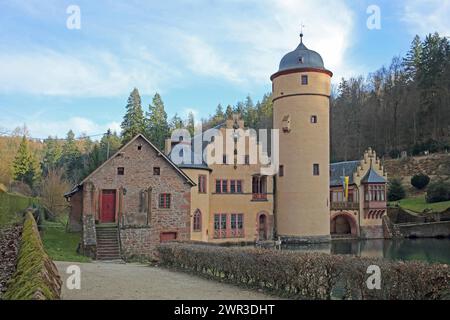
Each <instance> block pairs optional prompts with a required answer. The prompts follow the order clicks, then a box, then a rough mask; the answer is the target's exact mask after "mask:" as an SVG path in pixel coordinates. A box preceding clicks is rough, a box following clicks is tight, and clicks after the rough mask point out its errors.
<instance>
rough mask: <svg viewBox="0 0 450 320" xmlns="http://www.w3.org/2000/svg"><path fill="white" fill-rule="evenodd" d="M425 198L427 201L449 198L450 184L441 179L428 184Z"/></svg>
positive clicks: (439, 200)
mask: <svg viewBox="0 0 450 320" xmlns="http://www.w3.org/2000/svg"><path fill="white" fill-rule="evenodd" d="M426 200H427V202H428V203H433V202H441V201H447V200H450V184H449V183H448V182H443V181H438V182H434V183H432V184H430V185H429V186H428V190H427V196H426Z"/></svg>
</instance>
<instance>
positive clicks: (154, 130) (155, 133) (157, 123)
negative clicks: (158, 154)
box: [147, 93, 169, 150]
mask: <svg viewBox="0 0 450 320" xmlns="http://www.w3.org/2000/svg"><path fill="white" fill-rule="evenodd" d="M147 137H148V138H149V139H150V141H151V142H152V143H153V144H154V145H155V146H157V147H158V148H159V149H160V150H163V149H164V144H165V143H164V142H165V139H167V138H168V137H169V124H168V123H167V113H166V111H165V110H164V102H163V101H162V99H161V96H160V95H159V93H156V94H155V96H154V97H153V101H152V104H150V105H149V112H148V113H147Z"/></svg>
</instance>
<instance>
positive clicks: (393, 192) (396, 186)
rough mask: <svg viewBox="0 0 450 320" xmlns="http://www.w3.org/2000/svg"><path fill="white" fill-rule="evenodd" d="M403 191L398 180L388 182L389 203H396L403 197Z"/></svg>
mask: <svg viewBox="0 0 450 320" xmlns="http://www.w3.org/2000/svg"><path fill="white" fill-rule="evenodd" d="M405 195H406V193H405V189H404V188H403V185H402V182H401V181H400V179H397V178H394V179H392V180H390V181H389V185H388V193H387V196H388V200H389V201H398V200H401V199H403V198H404V197H405Z"/></svg>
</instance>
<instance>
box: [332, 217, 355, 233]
mask: <svg viewBox="0 0 450 320" xmlns="http://www.w3.org/2000/svg"><path fill="white" fill-rule="evenodd" d="M334 231H335V233H337V234H352V228H351V226H350V222H348V219H347V218H346V217H344V216H338V217H336V222H335V230H334Z"/></svg>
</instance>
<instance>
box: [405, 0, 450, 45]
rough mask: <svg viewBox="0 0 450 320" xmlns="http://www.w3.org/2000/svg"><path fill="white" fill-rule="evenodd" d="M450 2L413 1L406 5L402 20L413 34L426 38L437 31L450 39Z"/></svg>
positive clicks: (437, 0) (446, 0)
mask: <svg viewBox="0 0 450 320" xmlns="http://www.w3.org/2000/svg"><path fill="white" fill-rule="evenodd" d="M449 15H450V0H428V1H419V0H411V1H408V2H407V3H406V4H405V7H404V12H403V17H402V20H403V21H404V22H406V23H407V25H408V30H409V31H410V32H411V33H412V34H419V35H421V36H425V35H427V34H429V33H433V32H435V31H437V32H439V33H440V34H441V35H442V36H448V37H450V19H449Z"/></svg>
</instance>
